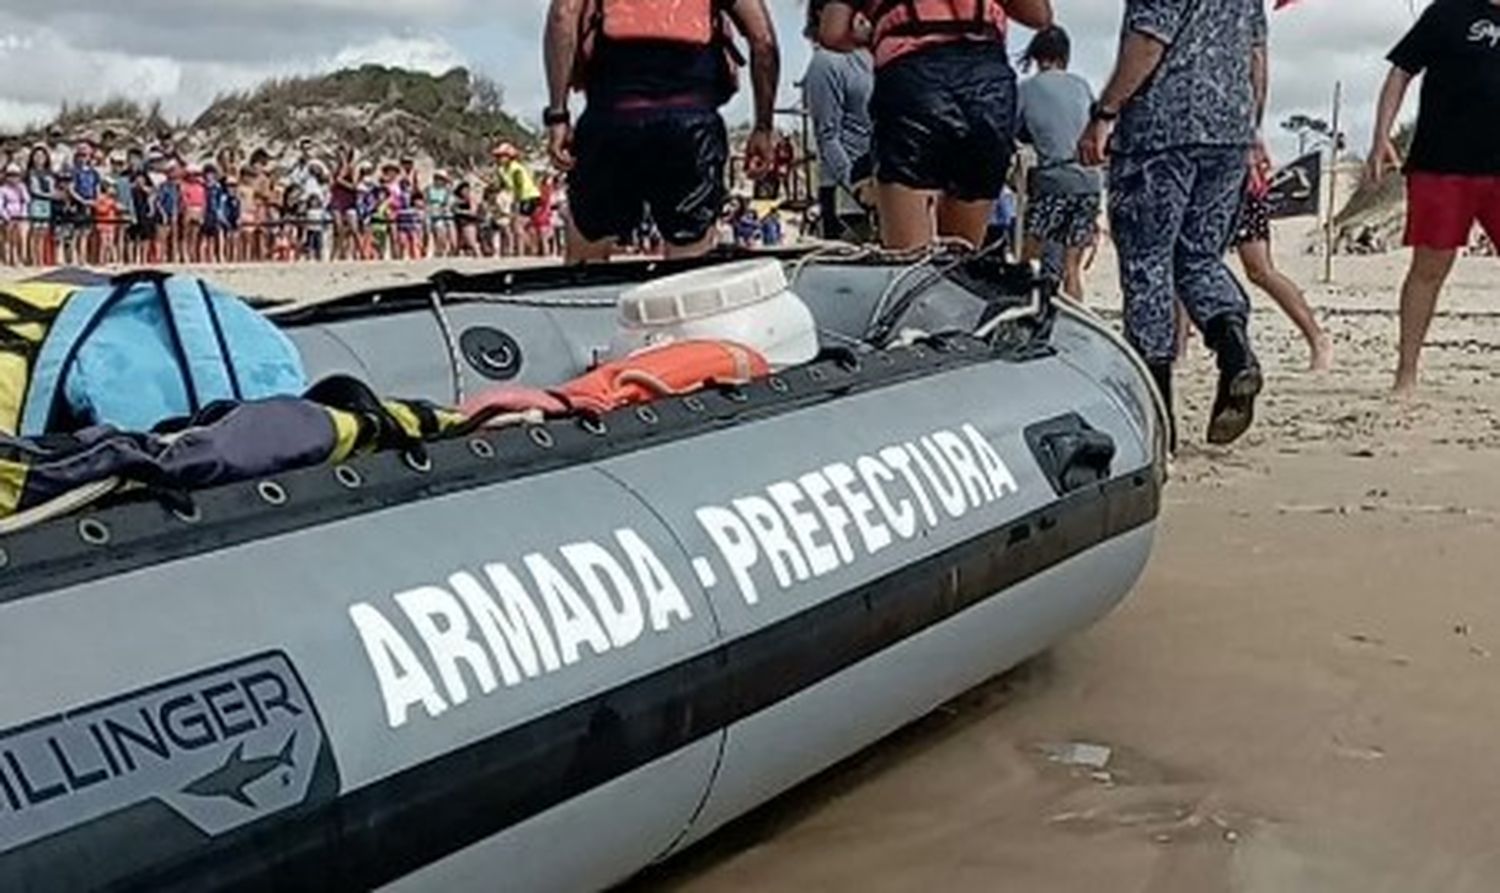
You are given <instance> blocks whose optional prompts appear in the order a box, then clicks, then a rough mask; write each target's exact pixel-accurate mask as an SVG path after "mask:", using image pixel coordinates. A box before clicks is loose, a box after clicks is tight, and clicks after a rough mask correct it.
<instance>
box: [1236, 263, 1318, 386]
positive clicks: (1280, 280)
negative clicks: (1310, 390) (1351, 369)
mask: <svg viewBox="0 0 1500 893" xmlns="http://www.w3.org/2000/svg"><path fill="white" fill-rule="evenodd" d="M1240 263H1241V264H1243V265H1244V267H1245V275H1246V276H1248V277H1249V278H1250V281H1251V282H1253V283H1254V284H1255V286H1256V288H1259V289H1260V290H1261V291H1263V292H1265V293H1266V294H1268V295H1270V296H1271V299H1272V300H1274V301H1275V302H1276V305H1277V306H1278V307H1280V308H1281V312H1282V313H1285V314H1286V315H1287V318H1288V319H1290V320H1291V321H1292V323H1293V324H1294V325H1296V326H1297V329H1298V330H1299V331H1300V332H1302V337H1303V338H1305V339H1307V346H1308V347H1309V348H1310V349H1311V350H1312V362H1311V363H1310V366H1311V368H1312V371H1314V372H1326V371H1327V370H1328V368H1329V367H1330V366H1332V365H1333V342H1332V341H1329V340H1328V335H1327V334H1325V333H1324V331H1323V327H1322V326H1320V325H1318V318H1317V317H1316V316H1314V315H1313V311H1312V308H1311V307H1309V306H1308V304H1307V298H1306V297H1305V296H1304V295H1303V294H1302V289H1300V288H1298V287H1297V283H1295V282H1293V281H1292V280H1291V279H1288V278H1287V276H1286V275H1285V274H1284V273H1282V272H1281V271H1280V270H1278V269H1276V264H1275V263H1274V262H1273V261H1272V260H1271V246H1270V245H1269V244H1268V243H1266V242H1245V243H1244V244H1242V245H1240Z"/></svg>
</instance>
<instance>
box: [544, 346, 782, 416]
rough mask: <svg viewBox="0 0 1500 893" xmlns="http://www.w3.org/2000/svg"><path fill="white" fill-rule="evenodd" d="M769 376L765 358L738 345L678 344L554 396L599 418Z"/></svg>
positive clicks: (609, 367)
mask: <svg viewBox="0 0 1500 893" xmlns="http://www.w3.org/2000/svg"><path fill="white" fill-rule="evenodd" d="M770 374H771V364H770V363H768V362H766V358H765V357H763V356H761V355H760V353H758V352H757V351H755V350H753V349H751V348H749V347H745V346H744V345H742V344H736V343H734V342H732V341H679V342H676V343H673V344H667V345H664V346H662V347H654V348H650V349H648V350H643V351H640V352H639V353H635V354H632V355H630V356H628V357H626V358H624V359H623V360H616V361H614V362H612V363H606V364H605V365H603V366H600V367H599V368H598V369H595V370H594V371H593V372H590V373H589V374H587V375H585V376H583V377H581V378H577V379H574V380H573V381H570V382H568V383H567V384H565V385H563V386H562V387H561V388H558V389H557V390H556V391H554V393H555V394H556V395H557V396H559V397H561V398H562V399H563V400H564V401H566V402H567V403H568V404H569V405H570V406H572V407H573V409H574V410H576V411H578V412H582V413H586V414H590V415H603V414H605V413H607V412H611V411H613V410H616V409H620V408H622V407H625V406H636V405H639V404H641V403H649V402H651V401H652V400H659V399H661V398H663V397H671V396H675V395H679V394H690V393H692V392H693V391H700V390H702V389H704V388H706V387H711V386H713V385H728V384H746V383H748V382H750V381H753V380H755V379H757V378H764V377H765V376H767V375H770Z"/></svg>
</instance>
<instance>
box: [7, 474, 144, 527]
mask: <svg viewBox="0 0 1500 893" xmlns="http://www.w3.org/2000/svg"><path fill="white" fill-rule="evenodd" d="M121 484H123V481H122V479H121V478H119V477H109V478H105V479H103V480H100V481H93V482H91V483H87V484H84V485H83V486H81V487H76V488H74V489H72V490H69V491H68V492H66V493H64V494H62V495H61V496H59V497H57V498H56V499H53V500H50V501H48V502H44V503H42V504H41V505H37V506H32V507H31V508H29V509H26V510H25V511H21V512H17V513H15V514H14V515H11V516H9V517H7V518H0V536H10V535H11V534H13V533H20V532H21V531H23V530H29V529H30V528H32V527H36V526H37V525H39V524H45V523H46V522H48V521H51V520H54V519H56V518H61V517H63V516H64V515H71V514H73V513H74V512H76V511H79V510H80V509H84V508H87V507H88V506H90V505H93V504H94V503H95V502H98V501H99V500H100V499H103V498H104V497H106V496H108V495H109V494H111V493H113V492H115V491H116V490H118V489H119V488H120V486H121Z"/></svg>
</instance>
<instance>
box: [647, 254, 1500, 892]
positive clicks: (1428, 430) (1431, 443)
mask: <svg viewBox="0 0 1500 893" xmlns="http://www.w3.org/2000/svg"><path fill="white" fill-rule="evenodd" d="M1284 241H1288V242H1294V241H1295V240H1291V239H1288V240H1284ZM1281 260H1282V264H1283V266H1284V267H1285V268H1286V269H1287V270H1288V271H1290V272H1291V273H1293V275H1294V276H1296V277H1297V278H1298V279H1299V280H1300V281H1302V282H1304V283H1314V282H1316V280H1317V274H1316V272H1315V270H1320V269H1321V260H1320V259H1316V258H1311V257H1307V256H1303V255H1294V254H1290V253H1288V254H1286V255H1284V256H1283V257H1282V259H1281ZM1403 263H1404V256H1401V255H1392V256H1389V257H1382V258H1364V259H1342V258H1341V259H1340V260H1339V262H1338V270H1337V278H1338V280H1339V281H1340V283H1341V285H1339V286H1337V287H1331V288H1329V287H1311V286H1310V288H1309V292H1310V297H1311V299H1312V301H1313V302H1314V303H1315V305H1316V306H1317V307H1318V308H1319V310H1320V316H1321V317H1322V318H1323V319H1324V320H1325V322H1326V324H1327V326H1328V328H1329V330H1330V334H1331V335H1332V337H1333V338H1334V340H1335V342H1336V346H1337V350H1338V365H1337V367H1336V369H1335V370H1334V371H1333V372H1331V373H1329V374H1325V375H1310V374H1308V373H1306V372H1304V371H1302V370H1303V368H1304V365H1305V362H1306V352H1305V348H1304V347H1303V345H1302V343H1301V341H1300V339H1299V338H1298V337H1297V336H1296V334H1295V332H1294V331H1293V330H1292V328H1291V327H1290V325H1289V324H1287V323H1286V322H1285V320H1284V319H1283V318H1282V317H1281V316H1280V315H1279V314H1278V313H1277V312H1276V311H1275V309H1274V307H1272V306H1270V302H1269V300H1268V299H1265V298H1263V297H1261V296H1259V295H1256V296H1255V300H1256V302H1257V312H1256V314H1255V320H1254V325H1255V327H1256V339H1257V342H1258V344H1259V345H1260V349H1261V351H1262V353H1263V355H1264V360H1265V363H1266V366H1267V369H1268V372H1269V373H1270V380H1269V393H1268V395H1267V397H1266V399H1265V400H1264V401H1263V403H1262V412H1261V420H1260V423H1259V424H1258V426H1257V427H1256V428H1255V430H1254V432H1253V433H1252V434H1251V435H1250V436H1249V437H1248V438H1247V439H1246V440H1245V441H1244V442H1243V443H1242V444H1240V445H1238V446H1236V447H1234V448H1232V449H1227V450H1216V449H1209V448H1204V447H1201V446H1192V445H1189V446H1188V447H1187V448H1186V449H1185V450H1184V452H1183V455H1182V456H1181V457H1180V459H1179V460H1178V462H1177V463H1176V466H1175V469H1174V474H1175V479H1174V481H1173V483H1172V484H1171V485H1170V488H1169V489H1168V491H1167V494H1166V508H1165V515H1164V519H1163V523H1162V526H1161V532H1160V540H1159V543H1158V548H1157V552H1156V555H1155V558H1154V560H1153V562H1152V564H1151V567H1150V569H1149V571H1148V573H1147V576H1146V578H1145V579H1144V581H1143V582H1142V583H1141V585H1140V586H1139V587H1138V588H1137V590H1136V591H1135V593H1134V594H1133V595H1132V596H1131V597H1130V598H1129V600H1128V601H1127V602H1126V603H1125V604H1124V605H1123V606H1122V608H1121V609H1120V610H1119V611H1118V612H1117V613H1116V614H1114V615H1113V616H1112V617H1110V618H1108V619H1106V620H1105V621H1104V622H1102V623H1100V624H1099V625H1098V626H1097V627H1096V628H1094V629H1093V630H1091V631H1089V632H1087V633H1085V634H1082V635H1080V636H1078V637H1076V638H1074V639H1072V640H1071V641H1068V642H1065V643H1064V644H1062V645H1060V646H1059V647H1057V648H1055V649H1053V650H1052V651H1051V652H1049V653H1047V654H1045V655H1043V656H1041V657H1039V658H1037V659H1036V660H1034V661H1032V662H1031V663H1029V664H1027V665H1025V666H1023V667H1022V668H1020V669H1018V670H1017V671H1015V672H1013V673H1011V674H1009V675H1008V676H1006V677H1004V678H1002V679H999V680H996V681H995V682H993V683H991V684H990V685H988V686H985V687H984V688H981V689H979V690H977V691H975V692H972V693H970V694H968V695H966V696H964V697H962V698H959V699H958V700H957V701H955V702H954V703H953V704H951V705H950V706H949V707H948V708H946V709H944V710H942V711H940V712H938V713H937V714H934V715H932V716H930V717H928V718H926V719H924V720H922V721H920V722H918V723H916V724H915V725H913V726H912V727H910V728H908V729H907V730H905V731H903V732H901V733H900V734H898V735H896V736H895V737H893V738H892V739H889V740H888V741H886V742H885V743H883V744H881V745H879V746H877V747H875V748H873V749H871V750H870V751H867V752H866V753H865V754H863V755H861V756H859V757H857V758H855V759H853V760H851V761H850V762H848V763H846V764H845V765H843V766H841V767H839V768H837V769H835V770H833V771H831V772H829V773H827V774H826V775H825V776H823V777H822V778H820V779H818V780H816V781H815V782H813V783H812V784H810V785H807V786H805V787H803V788H801V789H799V790H797V791H795V792H793V793H792V794H790V795H788V796H786V797H784V798H782V799H781V800H780V801H778V802H776V803H775V804H773V805H771V806H770V807H768V808H766V809H764V810H762V811H761V812H759V813H757V814H755V815H753V816H751V817H750V818H748V819H746V820H742V821H741V822H740V823H739V824H737V825H735V826H732V827H731V828H730V829H728V830H727V831H726V832H725V833H723V834H721V835H720V836H718V837H717V838H715V839H712V840H710V841H708V842H707V843H706V844H705V845H704V846H702V847H700V848H699V849H698V850H696V851H694V852H691V853H688V854H687V855H686V856H684V857H682V858H679V859H678V860H676V861H674V862H672V863H670V864H668V865H666V866H664V867H663V868H661V869H658V870H656V871H654V872H653V873H652V874H650V875H648V876H647V877H645V878H643V879H642V880H641V881H640V882H639V883H638V884H637V885H636V886H637V887H638V888H639V889H642V890H644V889H653V890H654V889H667V890H678V891H684V893H717V891H732V890H742V889H765V890H802V891H807V890H828V891H834V890H850V889H858V890H860V891H862V893H879V891H892V893H895V891H910V890H933V891H937V890H942V891H945V893H957V891H1026V893H1032V891H1038V893H1052V891H1057V893H1072V891H1077V893H1097V891H1111V893H1132V891H1139V893H1213V891H1246V893H1249V891H1254V893H1262V891H1265V893H1271V891H1275V893H1293V891H1317V893H1343V891H1349V893H1376V891H1390V893H1397V891H1400V893H1407V891H1453V893H1458V891H1476V893H1478V891H1493V890H1496V889H1500V848H1497V844H1496V836H1495V834H1496V829H1497V828H1500V773H1497V772H1495V771H1494V763H1492V762H1491V759H1492V758H1493V756H1494V754H1495V751H1496V747H1497V741H1500V709H1497V705H1500V599H1496V598H1495V594H1496V590H1497V582H1500V302H1497V301H1496V300H1495V299H1496V298H1500V263H1496V262H1495V261H1494V260H1493V259H1488V260H1483V259H1474V260H1465V261H1463V262H1462V263H1461V265H1460V267H1459V269H1458V271H1457V273H1456V275H1455V280H1454V283H1453V286H1452V288H1451V289H1450V290H1449V292H1448V293H1447V295H1446V297H1445V302H1444V305H1443V315H1442V316H1441V317H1440V318H1439V319H1438V321H1437V324H1436V326H1435V328H1434V331H1433V336H1432V340H1433V346H1432V347H1431V348H1430V349H1429V353H1428V363H1427V372H1426V384H1425V387H1424V389H1423V391H1422V393H1421V395H1420V397H1419V399H1417V400H1416V401H1413V402H1411V403H1409V404H1401V403H1396V402H1393V401H1392V400H1390V399H1389V398H1388V397H1387V396H1386V390H1387V388H1388V386H1389V384H1390V374H1391V370H1392V368H1393V364H1394V356H1395V337H1396V324H1395V315H1394V309H1395V307H1396V305H1397V297H1396V295H1397V289H1398V288H1399V283H1400V280H1401V276H1402V270H1403V267H1402V264H1403ZM1111 264H1112V258H1109V257H1101V258H1100V262H1099V267H1098V268H1096V270H1095V274H1094V286H1095V295H1096V297H1095V299H1094V300H1095V302H1096V303H1097V304H1099V305H1101V306H1104V307H1118V304H1119V295H1118V290H1117V285H1115V283H1114V277H1113V276H1112V275H1110V274H1109V272H1108V268H1109V266H1110V265H1111ZM1186 365H1187V369H1188V373H1187V374H1188V377H1189V379H1190V381H1189V382H1187V383H1186V386H1185V390H1186V391H1187V393H1186V394H1185V395H1184V404H1185V405H1184V406H1183V407H1182V412H1183V423H1184V425H1185V432H1184V433H1185V439H1186V440H1187V441H1188V442H1189V443H1190V444H1191V443H1193V442H1198V443H1201V440H1202V427H1203V424H1204V422H1205V421H1206V418H1205V417H1206V413H1207V408H1208V404H1209V401H1210V399H1211V396H1212V391H1211V387H1212V383H1213V373H1212V367H1211V361H1210V358H1209V357H1208V355H1207V354H1206V353H1205V352H1204V351H1203V349H1202V347H1201V343H1199V342H1195V343H1194V350H1193V353H1192V355H1191V357H1190V359H1189V361H1188V363H1187V364H1186ZM1071 742H1084V743H1091V744H1098V745H1103V746H1105V747H1108V748H1110V753H1109V761H1108V763H1107V764H1106V765H1105V766H1104V767H1103V769H1101V770H1094V769H1090V768H1088V767H1083V766H1069V765H1063V764H1059V763H1057V762H1054V761H1053V760H1052V759H1051V758H1050V756H1049V754H1052V753H1055V752H1056V750H1057V747H1058V746H1059V745H1063V744H1067V743H1071Z"/></svg>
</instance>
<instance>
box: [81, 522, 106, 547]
mask: <svg viewBox="0 0 1500 893" xmlns="http://www.w3.org/2000/svg"><path fill="white" fill-rule="evenodd" d="M78 537H79V539H81V540H83V541H84V542H86V543H88V544H89V545H91V546H107V545H109V541H110V538H111V535H110V532H109V526H108V525H107V524H105V523H104V522H103V521H100V520H98V519H97V518H84V519H82V520H81V521H79V522H78Z"/></svg>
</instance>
